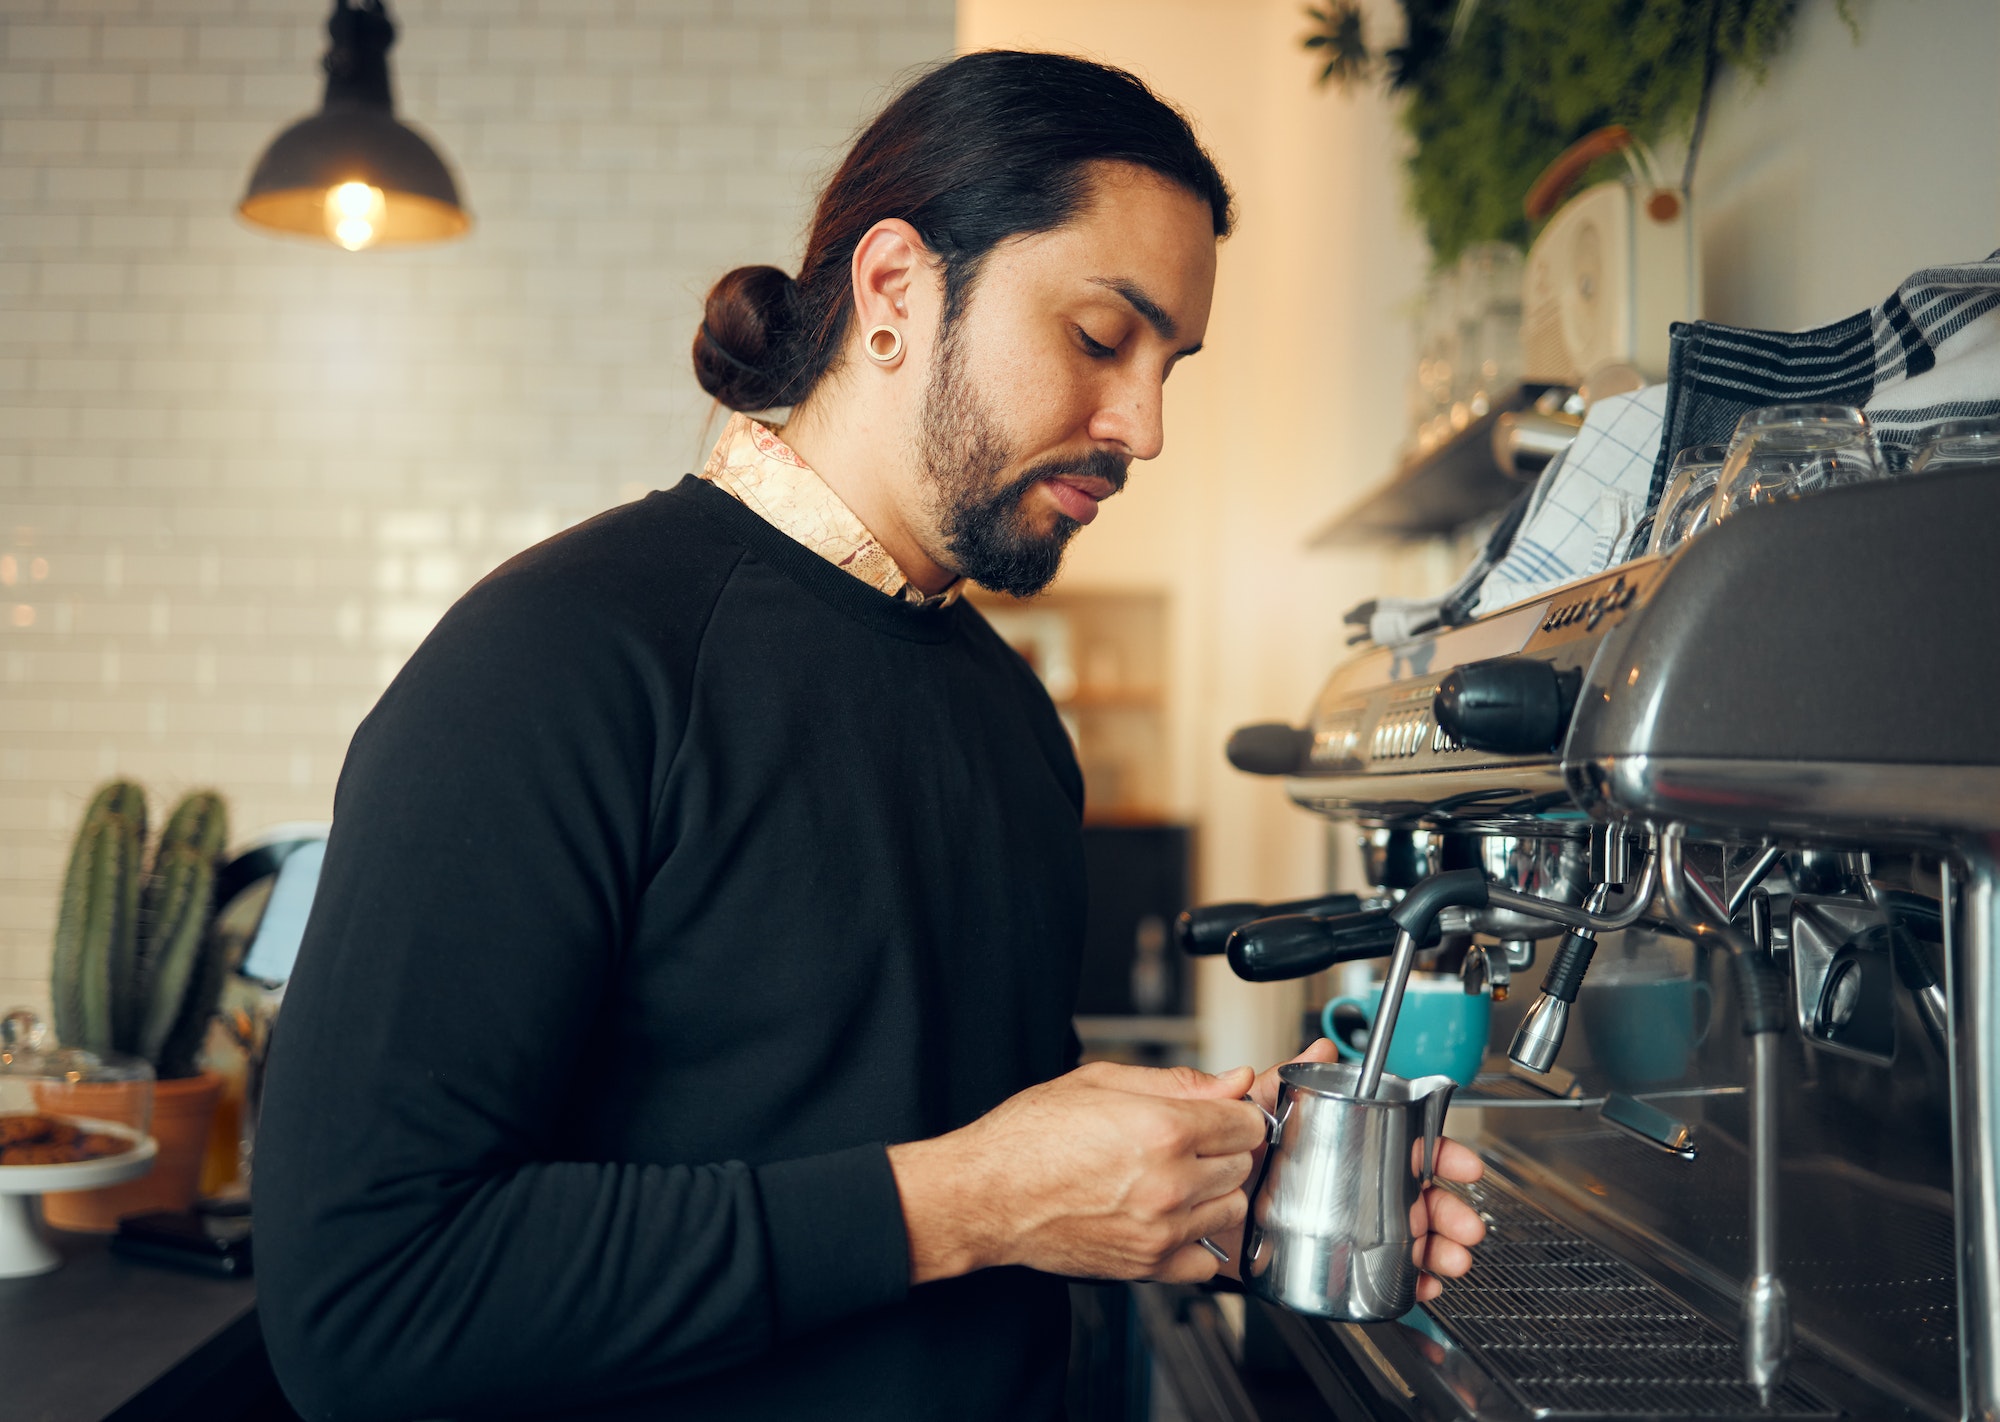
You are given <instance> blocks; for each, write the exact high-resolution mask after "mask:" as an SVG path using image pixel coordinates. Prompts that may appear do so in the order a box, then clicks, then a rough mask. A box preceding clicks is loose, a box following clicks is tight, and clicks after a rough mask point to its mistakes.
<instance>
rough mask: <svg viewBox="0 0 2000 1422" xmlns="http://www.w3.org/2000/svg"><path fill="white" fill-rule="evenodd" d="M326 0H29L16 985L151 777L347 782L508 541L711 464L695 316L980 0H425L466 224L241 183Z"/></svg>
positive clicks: (14, 208)
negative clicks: (284, 229)
mask: <svg viewBox="0 0 2000 1422" xmlns="http://www.w3.org/2000/svg"><path fill="white" fill-rule="evenodd" d="M330 8H331V6H330V4H328V3H327V0H4V5H0V1009H4V1008H5V1007H6V1006H7V1005H10V1004H13V1003H28V1004H31V1005H35V1006H37V1007H42V1006H45V1004H46V1000H47V976H48V953H49V942H50V936H51V933H52V931H53V928H54V923H55V915H56V899H57V891H58V887H59V884H60V881H61V876H62V870H63V864H64V860H65V858H66V855H67V852H68V843H69V838H70V835H71V833H72V832H73V830H74V827H75V823H76V820H77V817H78V815H79V813H80V811H81V809H82V807H83V806H84V804H85V803H86V802H87V800H88V798H89V795H90V793H91V791H92V789H93V788H94V787H95V786H96V785H97V784H98V783H99V782H100V781H101V780H103V779H104V778H106V777H108V776H112V775H127V776H134V777H137V778H138V779H140V780H141V781H143V782H144V783H145V784H146V785H147V786H148V787H149V788H150V789H151V790H152V791H153V795H154V805H155V809H154V813H155V818H156V820H157V819H158V818H159V817H160V816H162V815H163V814H164V812H165V809H166V808H167V804H168V802H169V800H170V799H171V797H173V796H175V795H177V794H178V793H180V792H181V791H183V790H186V789H188V788H191V787H195V786H213V787H215V788H216V789H219V790H221V791H222V792H223V793H224V794H225V795H226V796H228V798H229V801H230V804H231V808H232V813H233V817H234V827H235V829H236V831H237V832H238V833H239V834H244V833H248V832H252V831H255V830H257V829H259V828H261V827H264V826H268V825H271V824H274V823H278V822H282V821H287V820H299V819H322V818H325V817H326V816H328V815H329V814H330V813H331V810H332V802H333V786H334V781H335V777H336V776H337V775H338V773H339V770H340V763H341V759H342V757H343V755H344V754H345V752H346V748H347V742H348V738H349V736H350V735H351V734H352V733H353V730H354V727H355V725H356V724H357V723H358V722H359V721H360V719H361V717H362V716H363V715H364V714H365V713H366V712H367V710H368V708H369V706H370V705H371V704H372V703H373V702H374V700H375V698H376V696H377V695H378V694H379V693H380V692H381V690H382V688H383V686H385V685H386V684H387V682H388V680H389V678H390V677H392V676H393V675H394V674H395V672H396V670H397V668H398V667H399V666H400V665H401V664H402V662H403V660H404V659H405V658H406V657H407V656H408V655H409V653H410V651H411V649H412V648H414V647H415V646H416V644H417V643H418V642H419V641H420V640H422V638H423V637H424V635H425V634H426V633H427V632H428V631H429V630H430V628H431V626H432V624H433V623H434V622H435V621H436V619H437V617H438V616H439V614H440V613H441V612H442V611H443V610H444V609H445V608H446V607H447V606H448V605H450V603H451V602H452V600H453V599H454V598H456V597H457V596H458V595H459V594H460V593H461V592H462V591H464V589H465V588H467V587H468V586H470V585H471V583H473V582H474V581H475V580H476V579H478V578H479V577H480V576H481V575H482V574H484V573H485V572H486V571H487V570H488V569H490V568H492V567H493V566H494V565H495V564H496V563H498V562H500V561H501V560H502V559H504V558H506V557H507V556H509V555H510V554H512V553H514V552H515V551H517V550H519V549H521V548H523V547H526V546H527V545H528V544H530V543H533V542H535V541H536V540H538V539H540V538H543V537H545V536H547V535H548V534H550V533H553V532H555V531H556V530H557V529H560V528H562V527H565V526H566V525H568V524H571V523H574V522H576V521H577V520H578V519H581V518H584V517H587V516H588V515H590V514H592V513H594V512H596V511H598V510H600V509H603V508H606V507H609V506H611V505H613V504H616V503H618V502H621V501H623V500H628V499H632V498H635V497H637V496H639V495H640V494H642V493H643V492H645V491H646V490H648V489H653V488H659V487H664V486H667V485H670V484H672V483H674V482H675V481H676V480H678V479H679V478H680V476H681V475H682V474H683V473H684V472H686V471H687V470H689V469H690V468H693V467H696V466H697V465H698V464H699V462H700V459H701V457H702V454H703V453H704V447H703V446H704V440H705V437H706V435H707V433H708V432H709V431H710V430H711V429H712V428H713V427H714V423H715V422H714V418H713V416H714V411H713V408H712V406H711V404H710V402H709V401H708V400H707V398H706V397H705V396H704V395H703V394H702V393H701V391H700V389H699V388H698V387H697V386H696V385H695V383H694V379H693V376H692V374H691V373H690V370H689V367H688V355H687V351H688V345H689V342H690V340H691V339H692V336H693V332H694V326H695V322H696V320H697V318H698V316H699V313H700V302H701V298H702V296H703V295H704V294H705V293H706V292H707V290H708V287H709V285H710V283H711V282H713V281H714V279H715V278H716V277H717V276H718V275H720V274H721V273H722V272H723V271H724V270H726V269H727V268H728V267H731V266H734V265H737V264H739V263H743V262H753V261H769V262H774V263H778V264H780V265H785V266H787V267H791V266H794V265H795V264H796V261H797V253H798V248H799V243H800V238H801V235H802V231H803V226H804V223H805V221H806V218H807V216H808V212H809V205H810V200H811V195H812V191H813V189H814V187H815V184H816V181H817V180H818V179H819V178H820V177H822V176H823V175H824V174H825V172H826V171H827V170H828V169H829V168H830V167H831V165H832V164H833V163H834V162H836V161H838V158H839V156H840V153H841V151H842V150H843V149H844V147H845V142H846V140H847V139H848V138H849V137H850V136H851V134H852V133H853V132H854V130H855V129H856V127H857V126H858V125H859V124H860V123H861V122H863V121H864V120H865V119H866V117H867V116H868V114H869V113H870V112H872V110H873V109H874V108H875V107H876V106H878V105H879V104H880V102H881V101H882V99H883V98H884V97H885V95H886V93H887V92H889V90H890V88H891V86H893V84H894V83H895V82H896V80H897V79H898V78H899V77H902V76H904V75H905V74H906V73H907V72H908V71H909V70H910V69H911V68H912V67H913V66H917V65H922V64H924V63H927V62H929V61H932V60H935V59H937V58H940V57H942V56H943V55H945V54H946V53H948V52H949V50H950V47H951V42H952V23H953V4H952V0H392V12H393V15H394V17H395V19H396V21H397V23H398V25H399V27H400V33H399V36H398V41H397V44H396V46H395V48H394V50H393V51H392V52H391V56H390V58H391V65H392V69H393V72H394V76H395V80H396V87H397V92H398V99H399V108H400V111H401V113H402V115H403V117H404V118H405V119H407V120H410V121H412V122H413V123H415V124H416V125H418V126H419V127H421V128H423V129H424V130H425V131H427V132H428V133H429V134H431V135H432V136H433V137H434V139H435V140H436V142H437V143H438V144H439V146H440V147H441V148H442V149H443V151H444V152H445V153H446V154H447V155H448V156H449V158H450V160H451V161H452V162H453V163H454V165H455V167H456V169H457V172H458V175H459V178H460V182H461V185H462V187H463V191H464V195H465V198H466V201H467V203H468V205H469V207H470V208H471V210H472V212H473V215H474V219H475V223H476V225H475V227H474V230H473V232H472V235H471V236H470V237H469V238H468V239H466V240H464V241H462V242H459V243H456V244H452V245H448V246H444V247H439V248H434V249H420V250H414V251H400V252H398V251H377V252H364V253H360V254H349V253H346V252H342V251H340V250H338V249H336V248H334V247H332V246H331V245H319V244H308V243H303V242H290V241H283V240H277V239H273V238H270V237H266V236H263V235H261V234H258V233H254V232H252V231H250V230H248V229H246V228H245V227H243V226H242V225H241V224H240V223H239V222H238V221H237V220H236V219H235V217H234V215H233V214H234V208H235V204H236V201H237V199H238V197H239V196H240V195H241V192H242V186H243V182H244V180H245V178H246V176H247V175H248V172H249V168H250V165H251V163H252V162H253V161H254V160H255V158H256V156H257V154H258V153H259V152H260V151H261V150H262V148H263V145H264V144H266V143H267V142H269V140H270V139H271V137H272V136H273V135H274V134H276V133H277V131H278V130H279V128H280V127H281V126H283V125H284V124H286V123H289V122H291V121H292V120H294V119H296V118H299V117H302V116H303V115H304V114H306V113H308V112H310V111H312V110H314V109H316V108H317V107H318V105H319V98H320V84H321V77H320V71H319V68H318V65H319V59H320V56H321V54H322V53H323V52H324V50H325V47H326V46H325V38H326V36H325V29H324V25H325V21H326V14H327V11H328V10H329V9H330Z"/></svg>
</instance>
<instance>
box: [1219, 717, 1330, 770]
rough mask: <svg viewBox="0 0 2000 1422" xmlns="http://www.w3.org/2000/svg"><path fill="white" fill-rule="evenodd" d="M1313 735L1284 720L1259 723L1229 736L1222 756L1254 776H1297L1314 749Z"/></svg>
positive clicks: (1240, 728) (1239, 728)
mask: <svg viewBox="0 0 2000 1422" xmlns="http://www.w3.org/2000/svg"><path fill="white" fill-rule="evenodd" d="M1312 741H1313V733H1312V732H1311V731H1309V730H1307V729H1306V728H1305V727H1303V726H1288V725H1286V724H1285V723H1284V722H1283V721H1260V722H1258V723H1257V724H1256V725H1254V726H1238V727H1237V728H1236V729H1235V730H1234V731H1231V732H1230V733H1229V744H1228V745H1227V746H1226V747H1224V748H1223V754H1224V755H1226V756H1228V757H1229V763H1230V764H1231V765H1233V766H1235V767H1236V768H1237V769H1238V770H1242V771H1247V772H1248V773H1250V774H1251V775H1295V774H1297V773H1298V771H1299V768H1300V767H1301V766H1303V765H1304V764H1305V763H1306V752H1307V751H1309V750H1311V749H1312Z"/></svg>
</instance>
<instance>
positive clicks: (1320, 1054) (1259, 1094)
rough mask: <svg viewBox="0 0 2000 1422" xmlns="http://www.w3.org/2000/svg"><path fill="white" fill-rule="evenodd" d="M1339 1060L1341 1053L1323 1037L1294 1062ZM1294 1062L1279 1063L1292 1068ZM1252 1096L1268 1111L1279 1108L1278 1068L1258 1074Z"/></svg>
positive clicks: (1293, 1059)
mask: <svg viewBox="0 0 2000 1422" xmlns="http://www.w3.org/2000/svg"><path fill="white" fill-rule="evenodd" d="M1339 1059H1340V1053H1339V1052H1338V1051H1337V1050H1336V1049H1335V1048H1334V1045H1333V1043H1331V1042H1329V1041H1328V1040H1327V1039H1326V1038H1324V1037H1321V1038H1320V1039H1319V1040H1318V1041H1316V1042H1314V1043H1313V1044H1312V1045H1311V1046H1310V1047H1307V1048H1306V1049H1305V1050H1304V1051H1303V1052H1300V1053H1299V1054H1298V1055H1297V1056H1295V1057H1293V1058H1292V1062H1331V1061H1338V1060H1339ZM1292 1062H1281V1063H1279V1065H1280V1066H1290V1065H1291V1064H1292ZM1250 1096H1251V1099H1252V1100H1254V1101H1256V1102H1257V1104H1258V1105H1260V1106H1262V1107H1263V1108H1264V1109H1265V1110H1266V1111H1275V1110H1276V1109H1277V1107H1278V1068H1277V1067H1272V1068H1271V1069H1270V1070H1269V1071H1264V1072H1259V1073H1258V1074H1257V1081H1256V1084H1255V1085H1253V1086H1252V1087H1251V1088H1250Z"/></svg>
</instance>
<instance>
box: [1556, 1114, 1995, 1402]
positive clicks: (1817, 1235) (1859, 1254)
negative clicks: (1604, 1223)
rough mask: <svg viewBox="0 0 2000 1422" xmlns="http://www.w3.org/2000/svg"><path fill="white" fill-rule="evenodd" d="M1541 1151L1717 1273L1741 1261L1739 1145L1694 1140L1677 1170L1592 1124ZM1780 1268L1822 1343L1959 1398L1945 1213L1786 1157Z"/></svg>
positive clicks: (1667, 1159)
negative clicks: (1609, 1188)
mask: <svg viewBox="0 0 2000 1422" xmlns="http://www.w3.org/2000/svg"><path fill="white" fill-rule="evenodd" d="M1542 1149H1543V1150H1544V1151H1545V1152H1546V1153H1547V1154H1549V1155H1551V1156H1553V1157H1554V1158H1555V1160H1556V1161H1557V1162H1559V1164H1560V1167H1561V1169H1562V1170H1563V1171H1564V1173H1565V1174H1571V1175H1580V1176H1582V1177H1585V1178H1596V1179H1599V1180H1603V1181H1613V1182H1618V1183H1619V1184H1620V1185H1622V1186H1624V1187H1626V1188H1628V1189H1630V1190H1632V1191H1634V1192H1635V1193H1636V1194H1638V1195H1639V1196H1640V1197H1641V1198H1643V1199H1644V1200H1645V1201H1647V1202H1648V1204H1649V1205H1650V1206H1651V1207H1652V1208H1653V1209H1655V1210H1658V1211H1663V1212H1667V1213H1666V1217H1665V1218H1664V1219H1663V1220H1662V1222H1661V1224H1660V1226H1659V1227H1660V1228H1661V1229H1663V1230H1664V1232H1666V1233H1667V1234H1669V1235H1670V1236H1671V1237H1673V1238H1675V1239H1678V1240H1682V1241H1684V1242H1685V1243H1686V1244H1687V1246H1688V1247H1689V1248H1690V1249H1691V1250H1693V1251H1694V1252H1695V1253H1696V1254H1698V1255H1699V1256H1701V1257H1702V1258H1704V1259H1707V1260H1709V1261H1711V1262H1712V1263H1713V1264H1714V1265H1715V1266H1716V1267H1717V1268H1718V1269H1721V1270H1722V1271H1723V1272H1725V1273H1730V1274H1737V1275H1740V1274H1741V1273H1742V1272H1743V1270H1744V1269H1745V1267H1746V1266H1747V1263H1748V1258H1749V1241H1748V1239H1747V1237H1746V1232H1745V1226H1744V1218H1745V1215H1746V1213H1747V1210H1746V1197H1747V1194H1748V1191H1749V1182H1748V1180H1747V1178H1746V1177H1745V1175H1744V1166H1743V1161H1742V1159H1741V1158H1740V1155H1739V1153H1737V1152H1735V1151H1732V1150H1727V1149H1724V1148H1722V1147H1721V1145H1720V1143H1718V1144H1717V1148H1715V1149H1712V1150H1704V1151H1703V1153H1702V1159H1701V1163H1700V1166H1699V1167H1698V1168H1696V1169H1689V1168H1687V1167H1686V1166H1685V1165H1684V1164H1683V1163H1682V1162H1681V1161H1678V1160H1676V1159H1674V1158H1673V1157H1672V1156H1669V1155H1667V1154H1666V1153H1665V1152H1663V1151H1656V1150H1649V1149H1647V1148H1646V1147H1644V1146H1641V1145H1638V1144H1637V1143H1635V1142H1633V1141H1629V1140H1627V1139H1625V1138H1624V1137H1622V1136H1617V1135H1614V1134H1611V1133H1607V1132H1591V1133H1588V1134H1579V1135H1575V1136H1570V1137H1565V1138H1563V1139H1561V1140H1556V1139H1554V1138H1551V1139H1550V1140H1549V1141H1548V1142H1547V1143H1546V1145H1545V1146H1543V1147H1542ZM1785 1189H1786V1210H1787V1212H1788V1215H1787V1218H1786V1220H1785V1221H1784V1222H1783V1223H1782V1224H1781V1226H1780V1228H1779V1231H1778V1243H1779V1251H1780V1253H1779V1262H1778V1267H1779V1271H1780V1273H1782V1274H1783V1276H1784V1280H1785V1287H1786V1288H1787V1289H1788V1290H1789V1291H1790V1293H1791V1296H1792V1313H1793V1316H1794V1317H1795V1318H1796V1319H1798V1320H1799V1321H1800V1322H1801V1323H1805V1324H1808V1325H1810V1326H1811V1327H1813V1328H1814V1329H1815V1330H1817V1331H1818V1332H1819V1333H1820V1334H1821V1335H1822V1336H1824V1337H1825V1338H1826V1339H1827V1340H1828V1341H1829V1342H1830V1343H1832V1344H1834V1345H1835V1346H1837V1347H1839V1348H1841V1349H1844V1350H1851V1351H1853V1352H1854V1353H1856V1354H1858V1355H1860V1356H1861V1357H1864V1358H1868V1359H1871V1360H1873V1361H1874V1362H1876V1363H1877V1364H1878V1365H1880V1366H1882V1367H1883V1368H1885V1369H1887V1370H1888V1371H1890V1372H1893V1373H1896V1374H1898V1375H1900V1376H1903V1377H1907V1378H1909V1379H1910V1380H1911V1381H1912V1382H1914V1383H1916V1384H1917V1385H1918V1386H1920V1387H1922V1388H1924V1389H1925V1390H1927V1391H1929V1392H1931V1393H1933V1394H1934V1395H1935V1396H1936V1397H1938V1398H1939V1399H1940V1400H1941V1401H1945V1402H1948V1403H1952V1404H1955V1403H1956V1401H1957V1397H1958V1362H1959V1359H1958V1275H1957V1270H1956V1264H1955V1259H1956V1249H1957V1245H1956V1240H1955V1237H1954V1234H1953V1228H1952V1218H1951V1216H1950V1215H1949V1214H1948V1213H1946V1212H1944V1211H1942V1210H1930V1209H1923V1208H1918V1207H1915V1206H1909V1205H1905V1206H1902V1207H1900V1208H1890V1207H1889V1206H1888V1204H1887V1202H1885V1201H1883V1200H1882V1199H1880V1198H1878V1197H1874V1196H1871V1195H1870V1194H1869V1193H1868V1192H1867V1191H1865V1190H1863V1189H1862V1188H1861V1187H1859V1186H1857V1185H1855V1184H1854V1183H1853V1182H1851V1181H1849V1180H1848V1179H1846V1178H1845V1177H1843V1176H1841V1175H1839V1174H1829V1173H1826V1172H1824V1171H1820V1170H1815V1169H1814V1168H1813V1165H1812V1163H1811V1162H1810V1161H1801V1160H1788V1161H1786V1162H1785Z"/></svg>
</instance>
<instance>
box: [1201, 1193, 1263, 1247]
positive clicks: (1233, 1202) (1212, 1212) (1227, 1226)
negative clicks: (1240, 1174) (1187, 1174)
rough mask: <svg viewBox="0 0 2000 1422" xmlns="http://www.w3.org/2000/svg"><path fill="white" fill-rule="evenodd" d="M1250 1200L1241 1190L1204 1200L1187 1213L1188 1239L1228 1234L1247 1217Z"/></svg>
mask: <svg viewBox="0 0 2000 1422" xmlns="http://www.w3.org/2000/svg"><path fill="white" fill-rule="evenodd" d="M1249 1213H1250V1200H1249V1197H1248V1196H1246V1195H1245V1194H1244V1193H1243V1192H1242V1191H1241V1190H1231V1191H1229V1192H1228V1193H1226V1194H1222V1195H1218V1196H1216V1197H1215V1198H1214V1199H1213V1200H1204V1201H1202V1202H1201V1203H1200V1204H1199V1205H1196V1206H1195V1207H1194V1208H1193V1209H1191V1210H1189V1211H1188V1223H1187V1230H1188V1238H1189V1239H1200V1238H1201V1237H1202V1236H1204V1235H1223V1234H1228V1233H1229V1232H1230V1231H1231V1230H1233V1229H1235V1228H1236V1227H1237V1226H1238V1225H1240V1224H1242V1223H1243V1221H1244V1220H1245V1219H1246V1218H1247V1217H1248V1216H1249Z"/></svg>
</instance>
